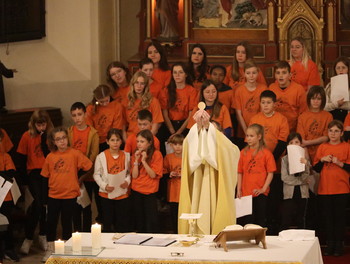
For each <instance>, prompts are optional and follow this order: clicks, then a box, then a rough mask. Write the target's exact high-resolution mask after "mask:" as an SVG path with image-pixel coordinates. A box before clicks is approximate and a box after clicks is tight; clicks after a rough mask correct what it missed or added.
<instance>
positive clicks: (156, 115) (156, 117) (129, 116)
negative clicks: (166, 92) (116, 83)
mask: <svg viewBox="0 0 350 264" xmlns="http://www.w3.org/2000/svg"><path fill="white" fill-rule="evenodd" d="M140 103H141V99H136V101H135V103H134V106H132V107H129V106H128V105H129V100H127V101H125V102H124V111H125V113H124V115H125V117H126V122H127V123H128V129H127V134H128V136H129V135H130V134H132V133H135V134H137V133H138V132H139V131H140V130H139V128H138V126H137V113H138V111H140V110H142V109H141V107H140ZM146 109H147V110H149V111H150V112H151V113H152V118H153V123H162V122H163V121H164V119H163V114H162V110H161V108H160V104H159V101H158V99H157V98H154V97H153V98H152V100H151V103H150V105H149V107H148V108H146Z"/></svg>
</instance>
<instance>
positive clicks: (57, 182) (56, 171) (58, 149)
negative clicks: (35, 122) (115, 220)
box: [41, 127, 92, 261]
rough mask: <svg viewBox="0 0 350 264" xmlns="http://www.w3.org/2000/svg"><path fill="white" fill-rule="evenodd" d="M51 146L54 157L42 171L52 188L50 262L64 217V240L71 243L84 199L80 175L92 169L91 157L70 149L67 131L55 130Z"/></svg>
mask: <svg viewBox="0 0 350 264" xmlns="http://www.w3.org/2000/svg"><path fill="white" fill-rule="evenodd" d="M48 144H49V147H50V149H51V153H50V154H49V155H47V157H46V159H45V163H44V165H43V168H42V170H41V175H42V176H43V178H44V180H45V182H46V184H47V185H48V187H49V193H48V195H47V196H45V199H44V204H47V228H48V229H47V241H48V246H47V250H46V253H45V255H44V257H43V259H42V261H46V260H47V259H48V258H49V257H50V255H51V254H52V253H53V251H54V241H55V240H56V234H57V233H56V232H57V225H58V219H59V217H60V216H61V224H62V239H63V240H68V239H69V238H70V237H71V236H72V222H73V210H72V208H74V207H75V204H76V202H77V197H79V196H80V187H79V180H78V171H79V170H82V171H85V172H88V171H89V170H90V169H91V168H92V162H91V160H90V159H89V158H88V157H86V156H85V155H84V154H83V153H82V152H81V151H79V150H76V149H73V148H70V147H68V132H67V130H66V129H64V128H62V127H56V128H54V129H53V130H52V131H51V132H50V134H49V135H48ZM44 184H45V183H44Z"/></svg>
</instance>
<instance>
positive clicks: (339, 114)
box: [324, 57, 350, 122]
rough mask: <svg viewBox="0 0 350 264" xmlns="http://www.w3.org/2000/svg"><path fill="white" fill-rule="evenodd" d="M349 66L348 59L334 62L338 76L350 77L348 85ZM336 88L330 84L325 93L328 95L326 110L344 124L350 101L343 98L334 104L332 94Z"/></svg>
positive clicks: (342, 58)
mask: <svg viewBox="0 0 350 264" xmlns="http://www.w3.org/2000/svg"><path fill="white" fill-rule="evenodd" d="M349 66H350V62H349V60H348V58H347V57H339V58H338V59H336V61H335V62H334V67H333V69H334V72H335V74H336V75H340V74H346V75H347V76H348V85H350V73H349ZM335 88H336V87H332V86H331V83H330V82H329V83H328V85H327V86H326V88H325V92H326V95H327V103H326V106H325V108H324V109H325V110H326V111H328V112H330V113H331V114H332V115H333V118H334V119H337V120H340V121H342V122H344V119H345V116H346V114H347V113H348V111H349V110H350V101H349V98H343V99H340V100H338V101H336V102H333V101H332V99H331V93H332V90H333V89H335ZM349 89H350V87H349Z"/></svg>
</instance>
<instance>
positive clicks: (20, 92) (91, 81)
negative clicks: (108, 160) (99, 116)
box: [0, 0, 139, 125]
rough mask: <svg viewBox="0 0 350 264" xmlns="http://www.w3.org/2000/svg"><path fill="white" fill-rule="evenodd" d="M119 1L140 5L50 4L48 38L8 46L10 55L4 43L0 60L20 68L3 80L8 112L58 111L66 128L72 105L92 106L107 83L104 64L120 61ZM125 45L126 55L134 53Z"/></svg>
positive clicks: (114, 1)
mask: <svg viewBox="0 0 350 264" xmlns="http://www.w3.org/2000/svg"><path fill="white" fill-rule="evenodd" d="M119 1H120V2H123V3H122V5H125V3H126V2H128V3H129V2H130V3H132V5H135V3H138V2H139V1H138V0H132V1H130V0H127V1H126V0H103V1H102V0H74V1H72V0H49V1H46V37H45V38H43V39H41V40H34V41H24V42H16V43H10V45H9V52H10V53H9V55H6V44H0V59H1V60H2V61H3V62H4V64H5V65H6V66H7V67H9V68H16V69H17V70H18V73H16V74H15V78H13V79H5V80H4V83H5V94H6V107H7V109H19V108H28V107H41V106H55V107H60V108H61V110H62V113H63V116H64V124H66V125H67V124H69V123H70V120H69V108H70V105H71V104H72V103H73V102H75V101H82V102H84V103H87V102H89V101H90V100H91V96H92V90H93V89H94V88H95V87H96V86H97V85H98V84H99V83H100V82H104V81H105V67H106V65H107V64H108V63H109V62H110V61H112V60H116V59H118V52H119V50H118V49H120V47H118V45H117V43H118V40H119V32H118V25H117V22H118V17H117V14H118V5H119ZM126 10H129V8H128V9H126ZM128 19H129V20H132V19H135V16H130V17H128ZM129 30H130V28H129ZM137 30H138V27H137ZM136 35H137V36H138V33H137V34H136ZM127 46H128V45H124V48H123V52H125V56H128V55H126V54H132V53H133V52H134V51H129V50H128V47H127Z"/></svg>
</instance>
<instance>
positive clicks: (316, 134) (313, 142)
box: [297, 86, 333, 162]
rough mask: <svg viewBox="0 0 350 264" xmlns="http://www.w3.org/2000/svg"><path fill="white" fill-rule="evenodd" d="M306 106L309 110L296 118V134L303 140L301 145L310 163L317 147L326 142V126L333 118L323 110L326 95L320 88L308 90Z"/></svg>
mask: <svg viewBox="0 0 350 264" xmlns="http://www.w3.org/2000/svg"><path fill="white" fill-rule="evenodd" d="M307 105H308V107H309V110H308V111H305V112H303V113H302V114H301V115H300V116H299V118H298V126H297V132H298V133H300V135H301V137H302V138H303V142H302V145H303V147H306V148H307V150H308V152H309V154H310V158H311V162H312V161H313V160H314V157H315V154H316V151H317V148H318V146H319V145H320V144H322V143H324V142H326V141H327V140H328V137H327V135H328V130H327V126H328V124H329V122H331V121H332V120H333V117H332V115H331V114H330V113H329V112H327V111H324V110H323V109H324V107H325V105H326V94H325V91H324V89H323V87H321V86H312V87H311V88H310V89H309V91H308V93H307Z"/></svg>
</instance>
